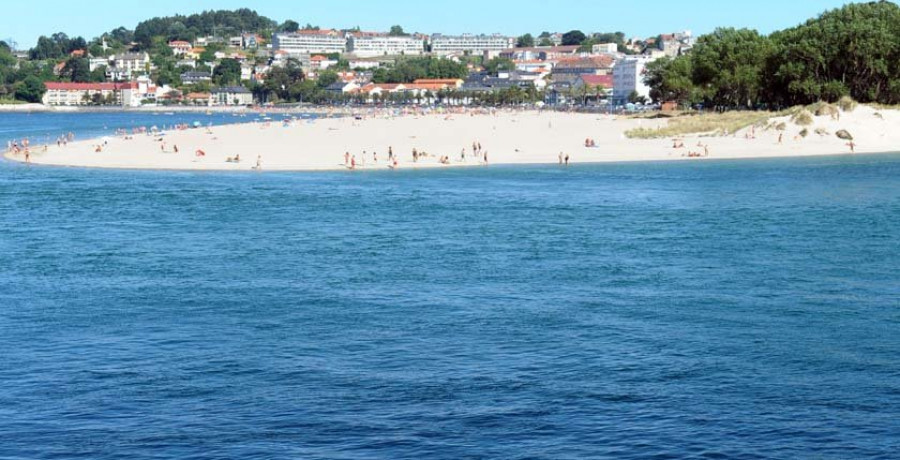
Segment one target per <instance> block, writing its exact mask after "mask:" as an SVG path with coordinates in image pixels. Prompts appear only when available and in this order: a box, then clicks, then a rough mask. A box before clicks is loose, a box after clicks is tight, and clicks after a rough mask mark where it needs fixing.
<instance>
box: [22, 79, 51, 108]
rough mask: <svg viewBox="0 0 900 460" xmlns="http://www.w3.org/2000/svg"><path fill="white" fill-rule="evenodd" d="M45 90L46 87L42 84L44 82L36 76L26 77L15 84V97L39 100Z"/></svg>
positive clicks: (24, 99)
mask: <svg viewBox="0 0 900 460" xmlns="http://www.w3.org/2000/svg"><path fill="white" fill-rule="evenodd" d="M46 92H47V88H46V87H45V86H44V82H42V81H41V80H40V79H39V78H37V77H28V78H26V79H25V80H23V81H20V82H19V83H16V85H15V94H16V99H18V100H20V101H25V102H33V103H37V102H41V98H43V97H44V93H46Z"/></svg>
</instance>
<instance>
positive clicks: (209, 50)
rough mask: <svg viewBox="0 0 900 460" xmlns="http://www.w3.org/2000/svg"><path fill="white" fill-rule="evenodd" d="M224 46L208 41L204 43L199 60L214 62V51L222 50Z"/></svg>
mask: <svg viewBox="0 0 900 460" xmlns="http://www.w3.org/2000/svg"><path fill="white" fill-rule="evenodd" d="M224 50H225V46H224V45H222V44H220V43H210V44H209V45H206V49H204V50H203V52H202V53H200V61H202V62H216V53H218V52H221V51H224Z"/></svg>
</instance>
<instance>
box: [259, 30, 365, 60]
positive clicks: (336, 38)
mask: <svg viewBox="0 0 900 460" xmlns="http://www.w3.org/2000/svg"><path fill="white" fill-rule="evenodd" d="M272 49H273V50H274V51H275V52H278V51H284V52H286V53H287V54H289V55H291V56H298V55H303V54H307V55H308V54H317V53H321V54H329V53H343V52H344V51H346V49H347V39H346V38H345V37H344V36H343V35H342V34H341V33H340V32H338V31H336V30H301V31H299V32H295V33H279V34H275V35H273V36H272Z"/></svg>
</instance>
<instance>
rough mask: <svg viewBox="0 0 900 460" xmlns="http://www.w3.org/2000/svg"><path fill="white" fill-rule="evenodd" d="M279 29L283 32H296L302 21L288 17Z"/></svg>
mask: <svg viewBox="0 0 900 460" xmlns="http://www.w3.org/2000/svg"><path fill="white" fill-rule="evenodd" d="M278 29H279V30H280V31H282V32H296V31H298V30H300V23H298V22H297V21H294V20H290V19H288V20H287V21H284V24H282V25H281V27H279V28H278Z"/></svg>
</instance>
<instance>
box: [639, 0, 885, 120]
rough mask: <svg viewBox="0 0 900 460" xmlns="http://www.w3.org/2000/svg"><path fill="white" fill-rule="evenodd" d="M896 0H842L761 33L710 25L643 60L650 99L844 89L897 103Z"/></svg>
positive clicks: (762, 96)
mask: <svg viewBox="0 0 900 460" xmlns="http://www.w3.org/2000/svg"><path fill="white" fill-rule="evenodd" d="M897 37H900V7H898V6H897V5H896V4H894V3H892V2H888V1H884V0H882V1H878V2H869V3H858V4H850V5H847V6H845V7H843V8H840V9H835V10H832V11H828V12H826V13H824V14H822V15H821V16H819V17H818V18H816V19H811V20H809V21H807V22H806V23H805V24H802V25H800V26H797V27H794V28H791V29H787V30H783V31H779V32H776V33H773V34H772V35H770V36H763V35H760V34H759V33H757V32H756V31H753V30H748V29H740V30H735V29H718V30H716V31H715V32H714V33H712V34H709V35H706V36H703V37H700V39H699V40H698V43H697V45H696V46H695V47H694V49H693V50H692V51H691V53H689V54H687V55H684V56H680V57H677V58H675V59H663V60H659V61H656V62H654V63H652V64H650V65H649V66H648V69H647V70H648V72H647V73H648V75H647V83H648V84H649V85H650V87H651V88H652V92H651V96H652V97H653V99H654V100H656V101H677V102H679V103H681V104H684V105H687V104H694V103H703V104H705V105H707V106H714V107H721V108H739V107H746V108H756V107H764V106H765V107H789V106H795V105H803V104H810V103H813V102H816V101H819V100H824V101H830V102H834V101H837V100H839V99H841V98H842V97H845V96H850V97H852V98H854V99H856V100H859V101H861V102H878V103H883V104H897V103H900V40H898V38H897Z"/></svg>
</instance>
